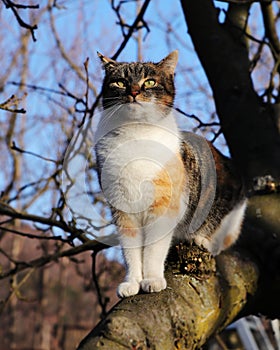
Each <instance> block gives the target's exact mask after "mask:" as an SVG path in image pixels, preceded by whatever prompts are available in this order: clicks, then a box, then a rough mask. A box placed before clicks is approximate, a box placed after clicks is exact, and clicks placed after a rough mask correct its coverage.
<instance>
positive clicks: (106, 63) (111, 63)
mask: <svg viewBox="0 0 280 350" xmlns="http://www.w3.org/2000/svg"><path fill="white" fill-rule="evenodd" d="M97 55H98V57H99V58H100V60H101V62H102V64H103V67H104V68H108V67H109V66H111V67H112V66H114V65H115V64H116V63H117V62H116V61H114V60H112V59H111V58H109V57H106V56H104V55H102V54H101V53H100V52H98V51H97Z"/></svg>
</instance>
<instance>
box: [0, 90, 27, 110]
mask: <svg viewBox="0 0 280 350" xmlns="http://www.w3.org/2000/svg"><path fill="white" fill-rule="evenodd" d="M25 96H26V94H25V95H24V96H23V97H22V98H18V97H17V96H16V95H12V96H11V97H9V98H8V99H7V100H6V101H4V102H2V103H0V109H3V110H4V111H8V112H12V113H26V110H25V109H24V108H20V109H18V108H17V106H18V104H19V102H21V101H22V100H23V99H24V97H25Z"/></svg>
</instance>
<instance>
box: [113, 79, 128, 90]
mask: <svg viewBox="0 0 280 350" xmlns="http://www.w3.org/2000/svg"><path fill="white" fill-rule="evenodd" d="M112 85H113V86H117V87H119V88H121V89H124V88H125V87H126V85H125V82H123V81H122V80H117V81H115V82H114V83H112Z"/></svg>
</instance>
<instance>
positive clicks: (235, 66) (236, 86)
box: [181, 0, 280, 185]
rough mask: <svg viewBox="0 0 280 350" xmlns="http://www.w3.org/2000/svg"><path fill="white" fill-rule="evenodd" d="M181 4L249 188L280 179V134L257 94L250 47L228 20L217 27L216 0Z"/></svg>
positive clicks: (235, 157)
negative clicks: (260, 178) (264, 180)
mask: <svg viewBox="0 0 280 350" xmlns="http://www.w3.org/2000/svg"><path fill="white" fill-rule="evenodd" d="M181 5H182V8H183V11H184V15H185V18H186V22H187V26H188V32H189V34H190V36H191V38H192V41H193V43H194V46H195V50H196V52H197V54H198V56H199V59H200V61H201V63H202V65H203V68H204V69H205V72H206V74H207V77H208V80H209V83H210V85H211V88H212V90H213V95H214V99H215V103H216V107H217V112H218V115H219V118H220V121H221V125H222V130H223V133H224V135H225V138H226V140H227V143H228V146H229V148H230V151H231V154H232V157H233V159H234V161H235V162H236V164H237V165H238V167H239V169H240V171H241V172H242V173H243V175H244V177H245V179H246V180H247V183H248V184H250V185H251V182H252V179H253V178H254V177H256V176H263V175H267V174H270V175H272V176H273V177H275V178H276V179H277V178H280V157H279V154H280V135H279V131H278V130H277V127H276V124H275V121H274V120H275V117H274V110H273V108H272V106H271V105H269V104H267V105H265V104H264V103H263V101H262V100H261V98H260V97H259V96H258V95H257V94H256V92H255V91H254V87H253V83H252V80H251V76H250V69H249V67H250V62H249V58H248V52H247V46H246V45H244V43H243V40H237V38H236V29H237V28H236V27H233V26H232V23H231V22H230V18H227V20H226V22H225V24H223V25H222V24H220V23H219V21H218V13H217V10H216V9H215V7H214V5H213V3H212V1H209V0H198V1H192V0H184V1H181ZM236 11H237V9H236ZM240 11H242V12H243V11H244V6H240ZM242 35H244V32H240V36H241V37H242Z"/></svg>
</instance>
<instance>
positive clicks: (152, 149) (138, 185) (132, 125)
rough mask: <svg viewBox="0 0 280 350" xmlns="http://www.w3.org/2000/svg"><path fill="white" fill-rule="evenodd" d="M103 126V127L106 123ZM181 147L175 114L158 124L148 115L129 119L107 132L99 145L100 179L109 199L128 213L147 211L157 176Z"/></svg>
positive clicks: (116, 206)
mask: <svg viewBox="0 0 280 350" xmlns="http://www.w3.org/2000/svg"><path fill="white" fill-rule="evenodd" d="M99 126H100V127H101V128H102V123H101V124H100V125H99ZM98 132H99V133H100V132H101V130H99V131H98ZM179 150H180V140H179V133H178V130H177V125H176V122H175V120H174V118H173V116H172V115H170V116H167V117H166V118H165V119H162V120H160V121H159V122H158V124H153V123H151V122H149V120H148V121H147V118H146V120H144V121H136V122H135V121H129V120H125V121H124V122H123V124H122V125H118V127H117V128H115V129H114V130H112V131H111V132H109V133H107V134H106V135H104V136H103V137H102V139H100V145H99V147H97V154H98V157H99V159H100V160H101V164H100V165H101V172H100V181H101V186H102V189H103V192H104V194H105V196H106V198H107V200H108V201H109V202H110V204H111V205H112V206H113V207H114V208H116V209H119V210H122V211H125V212H127V213H139V212H143V211H145V210H147V209H148V208H149V206H150V205H151V204H152V203H153V201H154V191H155V190H154V184H153V179H154V178H155V177H156V176H157V174H159V173H160V172H161V171H162V169H163V168H164V167H165V165H166V164H167V163H168V162H169V161H170V160H171V159H172V158H174V157H176V155H177V154H178V153H179Z"/></svg>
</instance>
